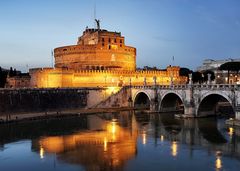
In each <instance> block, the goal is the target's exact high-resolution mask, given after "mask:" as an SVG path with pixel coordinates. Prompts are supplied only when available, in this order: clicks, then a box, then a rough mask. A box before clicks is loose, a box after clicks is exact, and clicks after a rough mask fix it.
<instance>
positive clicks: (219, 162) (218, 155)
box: [215, 151, 222, 171]
mask: <svg viewBox="0 0 240 171" xmlns="http://www.w3.org/2000/svg"><path fill="white" fill-rule="evenodd" d="M215 163H216V170H217V171H219V170H221V169H222V160H221V152H219V151H217V152H216V162H215Z"/></svg>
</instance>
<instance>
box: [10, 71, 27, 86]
mask: <svg viewBox="0 0 240 171" xmlns="http://www.w3.org/2000/svg"><path fill="white" fill-rule="evenodd" d="M30 79H31V77H30V75H29V74H28V73H21V74H18V75H16V76H12V77H10V76H8V77H7V81H6V85H5V87H6V88H24V87H30Z"/></svg>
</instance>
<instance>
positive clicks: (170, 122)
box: [0, 111, 240, 170]
mask: <svg viewBox="0 0 240 171" xmlns="http://www.w3.org/2000/svg"><path fill="white" fill-rule="evenodd" d="M223 121H224V120H218V119H215V118H206V119H196V120H195V119H191V120H179V119H175V118H174V117H173V115H171V114H146V113H141V112H137V113H135V114H134V113H133V112H132V111H131V112H121V113H114V114H111V113H109V114H97V115H88V116H81V117H80V118H73V119H69V120H66V119H64V120H50V121H44V122H36V123H25V124H18V125H0V138H1V139H0V144H2V146H3V151H4V145H5V144H7V143H9V142H13V141H18V140H22V139H30V140H31V144H32V145H31V150H32V152H33V153H35V154H37V155H38V158H39V160H48V156H51V155H54V156H55V158H56V160H57V161H58V162H61V163H64V164H66V165H78V166H81V167H83V168H84V169H85V170H136V168H139V167H140V166H139V165H141V164H142V163H145V164H146V165H148V163H151V162H152V160H153V158H151V156H152V155H155V156H158V157H156V161H155V162H156V163H160V161H159V160H157V158H158V159H159V158H161V160H162V161H163V162H164V163H165V164H167V163H168V166H169V167H170V166H171V165H172V164H173V165H178V164H179V163H171V161H172V160H171V159H174V161H176V162H177V161H178V159H179V158H180V157H181V158H183V159H184V160H181V162H186V163H185V164H183V165H186V166H188V165H190V166H192V167H196V166H195V165H194V163H195V164H196V163H199V157H195V156H196V155H197V154H198V153H197V152H199V151H201V153H200V154H202V153H206V154H207V156H205V157H201V162H205V163H211V166H209V164H207V165H206V166H203V169H202V170H209V169H208V168H215V169H216V170H222V169H226V166H225V162H226V161H225V162H224V160H226V157H231V158H234V159H237V161H238V163H237V164H239V166H240V162H239V161H240V143H239V142H240V135H239V134H238V133H237V131H236V130H235V129H234V128H232V127H229V128H228V127H225V126H223ZM159 145H161V148H160V149H158V146H159ZM153 147H154V150H152V151H151V148H153ZM183 150H185V151H184V152H182V151H183ZM186 150H187V151H188V152H187V151H186ZM194 151H195V152H194ZM0 154H1V152H0ZM183 155H184V157H183ZM0 156H1V155H0ZM144 157H145V158H144ZM148 158H151V159H148ZM189 158H191V162H189ZM195 158H196V159H195ZM154 159H155V158H154ZM195 160H196V161H195ZM207 160H211V162H210V161H207ZM134 162H136V163H134ZM129 163H130V164H129ZM164 163H162V165H160V164H159V165H154V166H152V165H148V167H149V170H158V169H161V168H162V167H163V166H164ZM223 163H224V164H223ZM0 166H1V164H0ZM235 166H236V163H235ZM182 167H183V166H182ZM231 167H232V165H231ZM163 168H165V167H163ZM179 169H180V170H185V169H186V168H184V167H183V168H181V167H180V168H179ZM163 170H164V169H163ZM168 170H174V169H171V168H169V169H168ZM196 170H198V169H197V167H196ZM210 170H211V169H210ZM226 170H228V169H226Z"/></svg>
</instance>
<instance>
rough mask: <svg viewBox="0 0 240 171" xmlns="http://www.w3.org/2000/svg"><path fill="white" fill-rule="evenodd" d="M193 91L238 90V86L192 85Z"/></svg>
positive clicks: (239, 87)
mask: <svg viewBox="0 0 240 171" xmlns="http://www.w3.org/2000/svg"><path fill="white" fill-rule="evenodd" d="M192 86H193V88H195V89H202V90H204V89H208V90H209V89H211V90H232V89H235V90H240V85H238V84H193V85H192Z"/></svg>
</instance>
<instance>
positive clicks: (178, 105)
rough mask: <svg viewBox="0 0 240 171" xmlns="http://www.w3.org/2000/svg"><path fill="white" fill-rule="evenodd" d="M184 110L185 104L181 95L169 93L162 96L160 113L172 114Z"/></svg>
mask: <svg viewBox="0 0 240 171" xmlns="http://www.w3.org/2000/svg"><path fill="white" fill-rule="evenodd" d="M176 110H182V111H183V112H184V103H183V99H182V97H181V95H180V94H178V93H176V92H167V93H166V94H164V95H163V96H162V99H161V101H160V105H159V111H162V112H171V111H176Z"/></svg>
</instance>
